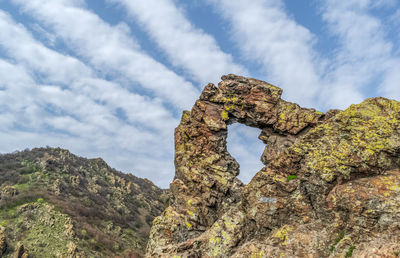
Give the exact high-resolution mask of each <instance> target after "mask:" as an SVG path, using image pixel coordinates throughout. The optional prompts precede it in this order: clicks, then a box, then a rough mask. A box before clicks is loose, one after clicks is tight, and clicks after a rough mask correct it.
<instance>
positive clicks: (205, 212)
mask: <svg viewBox="0 0 400 258" xmlns="http://www.w3.org/2000/svg"><path fill="white" fill-rule="evenodd" d="M281 93H282V90H281V89H279V88H277V87H275V86H273V85H270V84H268V83H266V82H263V81H259V80H255V79H251V78H244V77H239V76H235V75H228V76H223V77H222V82H220V83H219V85H218V87H216V86H215V85H213V84H209V85H207V86H206V87H205V89H204V91H203V93H202V94H201V96H200V98H199V100H197V101H196V103H195V105H194V106H193V109H192V110H191V111H190V112H189V111H185V112H184V113H183V115H182V120H181V123H180V125H179V126H178V127H177V128H176V131H175V166H176V174H175V179H174V181H173V182H172V183H171V194H172V199H171V204H170V206H169V207H168V208H167V209H166V210H165V211H164V213H163V214H162V215H161V216H160V217H157V218H156V219H155V220H154V223H153V227H152V230H151V235H150V240H149V242H148V246H147V256H148V257H173V256H174V255H177V256H178V257H179V256H180V257H227V256H232V257H279V256H280V257H282V256H292V257H293V256H296V257H328V256H331V257H338V256H345V255H347V257H349V256H351V255H353V256H355V257H366V256H370V255H371V254H376V255H383V256H385V255H386V256H385V257H392V256H396V255H397V254H398V252H400V245H399V239H398V237H399V236H400V222H399V221H400V172H399V171H400V170H399V168H400V129H399V128H400V103H399V102H397V101H393V100H388V99H383V98H376V99H368V100H366V101H364V102H363V103H361V104H359V105H352V106H351V107H350V108H348V109H347V110H345V111H343V112H341V111H338V110H332V111H329V112H328V113H326V114H323V113H321V112H318V111H316V110H314V109H305V108H301V107H299V106H298V105H297V104H293V103H289V102H286V101H284V100H282V99H281V98H280V96H281ZM234 122H239V123H243V124H246V125H248V126H252V127H257V128H259V129H261V130H262V133H261V134H260V136H259V139H260V140H262V141H263V142H264V143H265V144H266V149H265V151H264V153H263V155H262V157H261V160H262V162H263V163H264V164H265V165H266V166H265V167H264V168H263V169H262V170H261V171H260V172H258V173H257V174H256V176H255V177H254V178H253V179H252V181H251V182H250V183H249V184H248V185H243V184H242V183H241V182H240V181H239V180H238V179H237V178H236V176H237V175H238V174H239V165H238V163H237V162H236V161H235V160H234V159H233V158H232V156H231V155H230V154H229V153H228V152H227V149H226V138H227V125H229V124H231V123H234Z"/></svg>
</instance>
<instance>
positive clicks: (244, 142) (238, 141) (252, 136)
mask: <svg viewBox="0 0 400 258" xmlns="http://www.w3.org/2000/svg"><path fill="white" fill-rule="evenodd" d="M260 133H261V130H260V129H258V128H254V127H250V126H247V125H244V124H241V123H233V124H230V125H228V137H227V142H226V147H227V150H228V152H229V153H230V154H231V156H232V157H233V158H235V159H236V161H237V162H238V163H239V165H240V168H239V171H240V173H239V175H238V176H237V177H238V178H239V179H240V181H242V182H243V183H244V184H248V183H249V182H250V181H251V179H252V178H253V177H254V176H255V174H256V173H257V172H258V171H260V170H261V169H262V168H263V167H264V166H265V165H264V164H263V163H262V162H261V156H262V154H263V152H264V149H265V146H266V145H265V144H264V143H263V142H262V141H261V140H259V139H258V136H259V135H260Z"/></svg>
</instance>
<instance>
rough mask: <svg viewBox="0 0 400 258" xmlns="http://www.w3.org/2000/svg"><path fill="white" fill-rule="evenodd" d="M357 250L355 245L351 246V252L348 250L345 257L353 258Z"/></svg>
mask: <svg viewBox="0 0 400 258" xmlns="http://www.w3.org/2000/svg"><path fill="white" fill-rule="evenodd" d="M354 249H356V247H355V246H354V245H352V246H350V248H349V250H347V252H346V255H345V257H352V256H353V251H354Z"/></svg>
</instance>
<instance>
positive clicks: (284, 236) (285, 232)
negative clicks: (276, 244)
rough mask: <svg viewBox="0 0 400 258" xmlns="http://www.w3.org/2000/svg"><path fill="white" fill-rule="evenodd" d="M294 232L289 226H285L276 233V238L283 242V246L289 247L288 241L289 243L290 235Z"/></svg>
mask: <svg viewBox="0 0 400 258" xmlns="http://www.w3.org/2000/svg"><path fill="white" fill-rule="evenodd" d="M291 231H293V228H292V227H291V226H289V225H284V226H283V227H281V228H280V229H279V230H278V231H277V232H276V233H275V235H274V236H275V237H276V238H279V239H280V240H281V241H282V243H281V244H282V245H287V241H288V237H289V233H290V232H291Z"/></svg>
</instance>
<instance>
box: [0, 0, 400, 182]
mask: <svg viewBox="0 0 400 258" xmlns="http://www.w3.org/2000/svg"><path fill="white" fill-rule="evenodd" d="M0 31H1V33H0V152H2V153H6V152H12V151H14V150H22V149H25V148H33V147H40V146H46V145H48V146H52V147H57V146H59V147H62V148H67V149H70V150H71V151H72V152H73V153H75V154H78V155H81V156H85V157H102V158H104V159H105V160H106V161H107V162H108V163H109V164H110V165H111V166H112V167H115V168H117V169H119V170H121V171H124V172H132V173H134V174H135V175H137V176H140V177H146V178H149V179H150V180H152V181H154V182H155V183H156V184H157V185H159V186H162V187H168V185H169V183H170V182H171V181H172V179H173V176H174V167H173V131H174V128H175V127H176V126H177V125H178V123H179V118H180V114H181V112H182V111H183V110H187V109H190V108H191V106H192V105H193V103H194V101H195V100H196V99H197V97H198V96H199V94H200V92H201V90H202V88H203V87H204V86H205V85H206V84H207V83H208V82H213V83H218V82H219V78H220V77H221V75H223V74H227V73H236V74H240V75H245V76H251V77H255V78H259V79H262V80H265V81H268V82H270V83H272V84H275V85H277V86H279V87H281V88H283V89H284V95H283V97H284V98H285V99H286V100H289V101H293V102H297V103H299V104H300V105H302V106H305V107H314V108H317V109H319V110H321V111H326V110H328V109H330V108H345V107H347V106H348V105H350V104H352V103H359V102H361V101H362V100H363V99H365V98H367V97H374V96H384V97H388V98H392V99H400V49H399V46H400V44H399V43H400V42H399V41H400V36H399V35H400V33H399V32H400V3H399V1H397V0H374V1H373V0H347V1H340V0H312V1H291V0H286V1H284V0H252V1H247V0H203V1H200V0H193V1H183V0H86V1H85V0H51V1H41V0H29V1H26V0H0ZM258 133H259V130H257V129H254V128H246V127H244V126H241V125H232V126H230V128H229V136H228V137H229V138H228V150H229V151H230V152H231V154H232V155H233V156H234V157H235V158H237V160H238V161H239V163H240V164H241V175H240V177H239V178H241V179H242V180H243V181H245V182H247V181H248V180H249V179H250V178H251V177H252V175H253V174H255V172H256V171H257V170H258V169H260V168H261V167H262V164H261V162H260V161H259V157H260V155H261V153H262V150H263V148H264V146H263V145H262V143H261V142H260V141H259V140H257V135H258Z"/></svg>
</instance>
